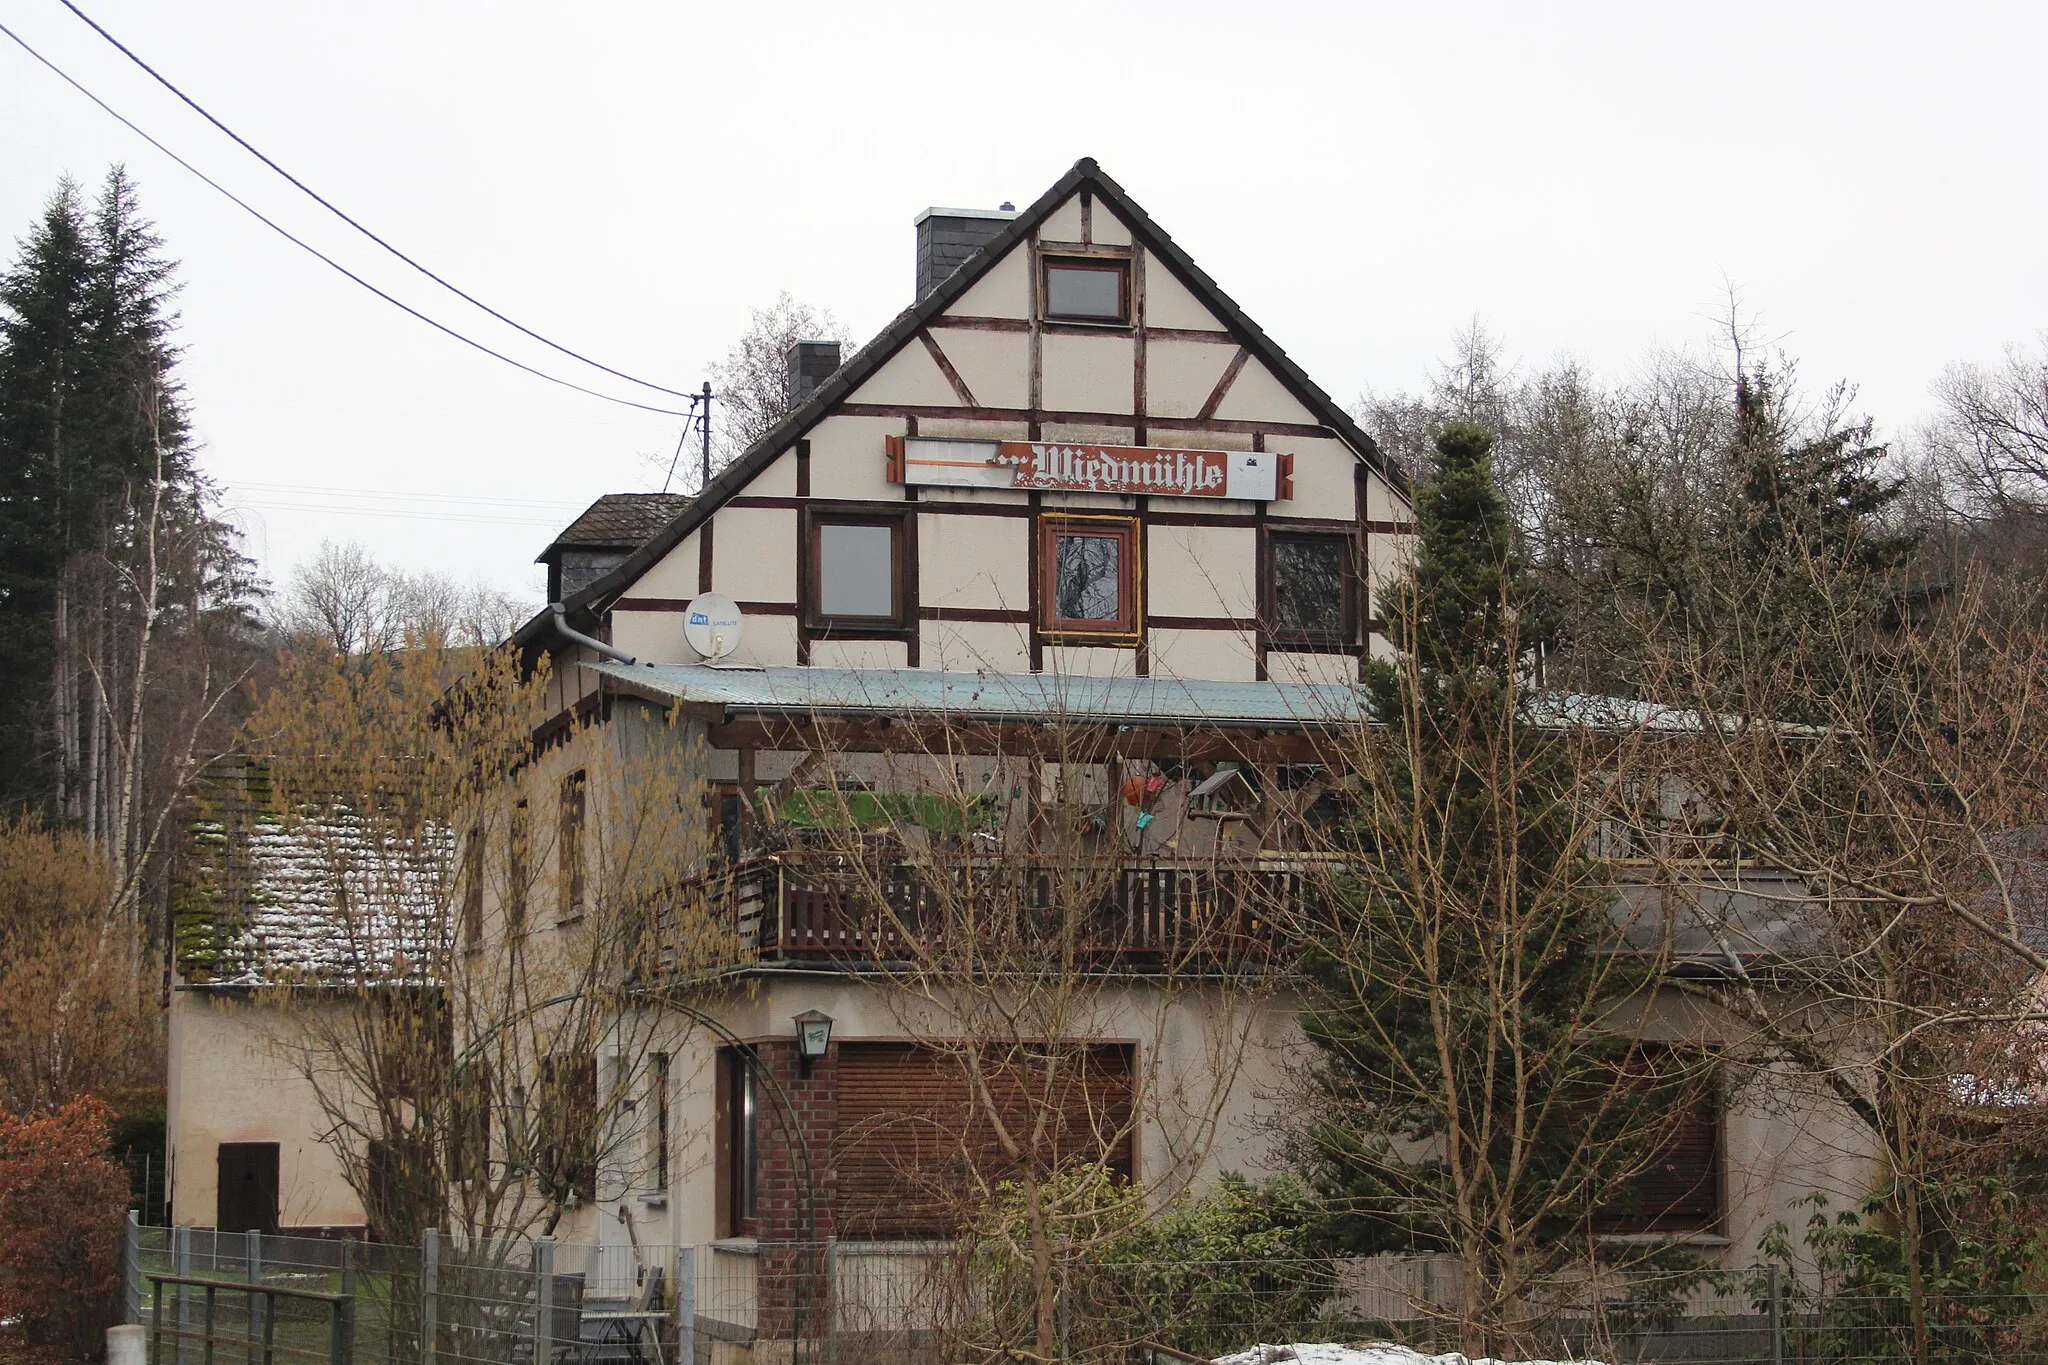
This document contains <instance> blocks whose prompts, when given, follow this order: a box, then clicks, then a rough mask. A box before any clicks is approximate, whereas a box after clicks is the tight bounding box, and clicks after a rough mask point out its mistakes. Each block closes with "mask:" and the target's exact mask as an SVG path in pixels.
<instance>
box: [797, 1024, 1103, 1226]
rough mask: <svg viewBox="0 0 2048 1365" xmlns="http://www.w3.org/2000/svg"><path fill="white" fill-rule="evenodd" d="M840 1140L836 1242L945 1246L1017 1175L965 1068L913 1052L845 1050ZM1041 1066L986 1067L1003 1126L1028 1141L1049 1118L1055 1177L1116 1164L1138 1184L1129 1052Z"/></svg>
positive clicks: (884, 1047)
mask: <svg viewBox="0 0 2048 1365" xmlns="http://www.w3.org/2000/svg"><path fill="white" fill-rule="evenodd" d="M837 1051H838V1062H837V1066H838V1100H839V1133H838V1139H837V1141H836V1142H835V1143H834V1144H833V1151H832V1164H833V1170H834V1173H835V1178H836V1189H837V1192H838V1193H837V1197H838V1225H839V1235H840V1236H842V1237H848V1238H855V1239H870V1240H878V1241H879V1240H892V1239H902V1238H914V1237H944V1236H949V1235H951V1234H952V1233H953V1232H954V1231H955V1230H957V1228H958V1226H959V1223H960V1220H961V1215H962V1213H963V1212H965V1211H966V1210H967V1207H968V1204H969V1201H970V1200H971V1192H972V1191H973V1190H975V1189H976V1188H978V1187H981V1186H982V1185H984V1184H985V1183H993V1182H995V1181H999V1180H1003V1179H1005V1178H1007V1177H1009V1176H1011V1175H1012V1174H1014V1171H1015V1169H1016V1167H1015V1163H1013V1162H1011V1161H1010V1160H1009V1159H1008V1158H1007V1157H1006V1156H1005V1154H1004V1151H1003V1147H1002V1144H1001V1142H1000V1141H999V1139H998V1137H997V1134H996V1130H995V1126H994V1124H993V1123H992V1122H991V1121H990V1118H989V1114H988V1110H987V1107H986V1106H983V1105H979V1104H976V1103H974V1102H973V1101H972V1100H971V1098H970V1090H969V1086H968V1083H967V1079H966V1072H965V1069H964V1067H963V1065H962V1062H961V1059H960V1058H959V1057H957V1056H954V1055H949V1054H948V1053H946V1052H944V1051H941V1050H937V1049H932V1048H926V1047H921V1046H919V1045H917V1044H915V1043H841V1044H840V1045H839V1047H838V1049H837ZM1058 1061H1059V1066H1058V1067H1057V1069H1055V1070H1054V1071H1053V1073H1052V1076H1053V1079H1052V1080H1050V1081H1048V1079H1047V1071H1046V1069H1045V1063H1044V1062H1043V1061H1042V1060H1036V1061H1031V1060H1026V1061H1021V1062H1008V1063H1006V1062H1005V1060H1004V1059H1003V1058H1001V1057H999V1056H996V1055H994V1054H993V1053H991V1054H990V1055H989V1057H988V1060H987V1062H986V1063H985V1065H986V1067H987V1074H988V1075H989V1077H990V1089H991V1091H992V1092H993V1093H994V1095H995V1098H996V1104H997V1109H998V1112H999V1113H1000V1115H1001V1116H1002V1118H1003V1121H1004V1124H1005V1126H1006V1127H1008V1128H1009V1129H1010V1130H1011V1131H1012V1132H1013V1133H1018V1134H1025V1133H1029V1132H1030V1131H1031V1130H1032V1128H1033V1120H1034V1119H1037V1118H1046V1119H1049V1120H1050V1122H1049V1123H1046V1124H1044V1125H1042V1127H1043V1128H1044V1136H1043V1140H1042V1141H1041V1142H1040V1143H1039V1144H1038V1158H1039V1161H1040V1163H1041V1165H1042V1166H1043V1167H1044V1168H1046V1169H1063V1168H1071V1167H1074V1166H1079V1165H1086V1164H1092V1163H1095V1162H1107V1164H1108V1165H1109V1167H1110V1169H1111V1170H1114V1171H1116V1172H1117V1173H1118V1174H1119V1175H1123V1176H1125V1177H1133V1176H1135V1174H1136V1172H1135V1171H1134V1170H1133V1162H1132V1153H1133V1143H1132V1140H1131V1132H1130V1129H1131V1049H1130V1048H1129V1047H1128V1046H1122V1045H1114V1044H1105V1045H1101V1046H1097V1047H1093V1048H1090V1049H1088V1050H1087V1052H1086V1053H1085V1054H1082V1055H1079V1056H1076V1055H1074V1054H1065V1055H1062V1056H1061V1057H1060V1058H1059V1059H1058Z"/></svg>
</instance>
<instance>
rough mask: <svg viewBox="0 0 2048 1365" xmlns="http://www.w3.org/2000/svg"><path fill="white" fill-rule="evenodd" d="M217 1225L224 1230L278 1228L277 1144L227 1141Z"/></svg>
mask: <svg viewBox="0 0 2048 1365" xmlns="http://www.w3.org/2000/svg"><path fill="white" fill-rule="evenodd" d="M213 1225H214V1227H216V1228H218V1229H219V1230H220V1231H222V1232H249V1231H251V1230H252V1229H253V1230H254V1231H257V1232H276V1231H277V1144H276V1143H274V1142H223V1143H222V1144H221V1145H220V1193H219V1199H218V1203H217V1205H216V1208H215V1211H214V1219H213Z"/></svg>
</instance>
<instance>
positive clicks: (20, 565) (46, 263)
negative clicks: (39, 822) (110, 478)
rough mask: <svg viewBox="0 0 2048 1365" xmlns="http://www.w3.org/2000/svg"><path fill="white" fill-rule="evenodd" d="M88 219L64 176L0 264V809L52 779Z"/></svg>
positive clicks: (76, 449)
mask: <svg viewBox="0 0 2048 1365" xmlns="http://www.w3.org/2000/svg"><path fill="white" fill-rule="evenodd" d="M93 254H94V253H93V247H92V241H91V226H90V223H89V221H88V218H87V214H86V209H85V207H84V205H83V204H82V203H81V202H80V197H79V192H78V186H77V185H76V184H74V183H73V182H71V181H70V180H65V181H63V182H62V183H61V184H59V186H58V187H57V191H56V193H55V194H53V195H51V196H50V200H49V203H48V204H47V205H46V206H45V208H44V210H43V216H42V218H41V219H40V220H38V221H37V223H36V224H35V226H34V227H33V228H31V229H30V231H29V234H28V237H27V239H26V240H25V241H23V243H22V245H21V251H20V256H19V259H18V260H17V261H16V263H15V265H14V267H13V268H12V269H10V270H8V271H6V272H5V273H4V274H0V657H5V658H6V659H7V661H8V666H7V667H6V668H5V669H0V745H4V746H5V751H6V752H7V753H8V754H9V755H11V756H12V757H11V759H10V761H9V763H8V764H7V765H6V769H5V772H4V774H0V809H4V808H6V807H12V806H18V805H20V804H22V803H23V802H25V801H28V800H30V799H32V798H34V797H38V796H41V795H43V794H45V793H47V792H48V791H49V790H50V789H51V786H52V782H53V772H52V761H53V758H54V747H53V746H54V737H53V734H52V721H51V705H50V703H51V696H50V689H51V678H52V670H53V669H54V667H55V659H56V646H55V624H56V610H57V595H58V584H59V580H60V578H61V576H62V574H63V570H64V565H65V561H66V558H67V554H68V544H67V542H68V537H67V525H68V523H69V522H70V520H71V516H70V509H69V506H68V500H67V497H66V494H67V492H68V488H69V482H70V471H71V470H72V469H73V468H74V467H75V466H77V465H78V464H80V463H82V462H84V461H85V459H86V456H85V454H84V451H85V450H86V448H87V446H88V440H87V439H86V438H85V437H84V436H82V435H81V434H80V433H81V430H82V429H89V428H90V426H91V425H92V421H91V418H90V415H89V414H88V413H87V412H86V411H85V408H86V400H85V397H84V395H85V393H86V391H87V388H88V380H87V377H86V376H87V375H88V374H89V372H90V369H91V365H92V351H93V348H92V345H91V344H90V340H89V338H88V334H87V324H86V310H87V303H86V299H87V294H88V293H89V291H90V288H91V280H92V273H93Z"/></svg>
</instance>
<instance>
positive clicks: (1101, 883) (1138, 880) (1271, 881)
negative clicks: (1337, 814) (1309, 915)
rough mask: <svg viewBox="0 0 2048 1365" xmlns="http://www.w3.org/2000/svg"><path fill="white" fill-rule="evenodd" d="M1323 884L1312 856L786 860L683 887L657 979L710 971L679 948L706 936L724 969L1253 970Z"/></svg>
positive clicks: (665, 917)
mask: <svg viewBox="0 0 2048 1365" xmlns="http://www.w3.org/2000/svg"><path fill="white" fill-rule="evenodd" d="M1329 870H1330V869H1329V867H1328V866H1327V865H1326V864H1323V863H1322V862H1321V861H1320V860H1318V859H1316V858H1314V857H1311V856H1308V855H1286V856H1281V857H1261V858H1244V859H1240V860H1237V861H1235V862H1225V863H1210V862H1208V861H1199V862H1194V861H1183V860H1161V859H1145V860H1131V859H1126V860H1116V861H1107V860H1103V861H1098V860H1088V859H1074V860H1066V861H1059V862H1045V863H1031V862H1028V861H1023V860H1018V859H1014V858H1008V857H1003V858H988V859H983V858H979V857H964V856H963V857H960V858H956V859H951V860H947V861H944V862H920V861H915V860H911V859H907V858H902V857H895V858H889V859H877V860H876V861H875V862H873V863H864V864H859V865H856V864H855V863H853V862H851V861H849V860H848V859H846V858H845V857H843V856H838V855H829V854H820V853H808V852H799V853H785V854H779V855H776V856H773V857H762V858H755V859H749V860H747V861H744V862H741V863H737V864H734V865H732V866H730V867H726V868H723V869H720V870H718V871H715V872H713V873H711V874H709V875H707V876H705V877H702V878H700V879H698V880H697V881H694V882H691V883H688V884H687V885H685V886H684V887H682V888H680V890H679V891H678V893H677V894H676V896H675V897H674V898H673V899H672V900H671V901H670V902H669V903H668V904H667V905H665V906H663V907H662V908H661V911H660V912H659V914H658V915H657V919H656V928H655V932H656V935H657V939H656V942H657V949H656V959H657V969H658V970H659V971H661V972H662V973H664V974H668V973H673V972H677V971H680V970H687V969H688V968H687V967H686V966H685V964H686V963H693V962H694V963H695V965H702V962H703V955H702V954H696V955H692V954H690V953H689V952H687V951H686V950H685V949H684V948H683V946H682V945H683V944H684V943H685V941H686V938H685V936H686V935H688V934H690V933H691V931H692V930H693V929H697V928H699V927H702V926H709V927H710V928H711V929H712V931H713V937H714V938H716V939H717V940H719V941H720V944H721V948H720V951H721V953H722V954H723V955H725V956H728V957H729V958H730V959H731V962H730V964H728V965H738V964H758V965H798V966H810V967H816V968H820V969H832V968H837V969H840V970H846V971H858V970H861V969H862V968H863V967H871V968H879V969H883V970H887V969H888V968H889V967H890V966H891V965H892V964H917V963H921V962H922V963H935V962H937V961H939V960H941V959H944V960H946V961H948V962H950V963H958V962H961V961H964V960H965V959H967V958H968V957H970V956H972V957H977V958H983V959H985V960H989V961H996V960H1007V961H1009V962H1011V963H1012V964H1013V965H1015V966H1017V967H1020V968H1024V969H1027V970H1038V969H1041V968H1043V967H1044V966H1048V965H1051V964H1052V963H1053V962H1055V961H1060V962H1064V961H1071V962H1073V963H1074V964H1076V965H1079V966H1082V967H1085V968H1086V969H1088V970H1094V971H1127V972H1141V973H1143V972H1170V971H1180V970H1197V971H1200V970H1222V969H1224V968H1241V967H1244V966H1247V965H1249V966H1256V965H1258V964H1260V963H1263V962H1269V961H1273V960H1275V959H1276V958H1278V957H1279V956H1280V955H1281V953H1282V944H1283V943H1284V940H1285V935H1284V934H1283V932H1282V926H1283V925H1284V924H1286V923H1288V922H1289V921H1290V920H1292V919H1293V918H1294V917H1295V916H1297V915H1299V914H1300V913H1301V912H1302V911H1304V910H1305V909H1308V908H1310V907H1311V906H1312V905H1313V903H1314V902H1315V900H1316V899H1317V898H1319V896H1320V894H1321V891H1320V888H1321V887H1322V886H1323V885H1324V884H1325V878H1326V876H1327V874H1328V872H1329Z"/></svg>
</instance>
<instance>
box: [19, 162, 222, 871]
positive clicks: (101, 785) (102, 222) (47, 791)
mask: <svg viewBox="0 0 2048 1365" xmlns="http://www.w3.org/2000/svg"><path fill="white" fill-rule="evenodd" d="M174 272H175V266H174V265H173V263H172V262H170V261H169V260H167V259H166V258H165V256H164V253H163V244H162V242H161V240H160V239H159V238H158V237H157V235H156V233H155V231H154V230H153V228H152V226H151V225H150V223H149V222H148V221H147V220H146V219H145V218H144V217H143V216H142V212H141V209H140V206H139V204H138V201H137V197H136V190H135V185H134V182H133V181H132V180H131V179H130V178H129V177H128V175H127V173H126V171H124V170H123V169H122V168H121V167H119V166H116V167H114V168H113V169H111V170H110V171H109V172H108V174H107V177H106V180H105V182H104V183H103V185H102V187H101V191H100V194H99V196H98V198H97V200H96V201H95V202H94V203H93V204H91V205H90V206H88V205H87V204H85V203H84V202H83V201H82V198H81V195H80V193H79V191H78V188H77V186H76V185H74V184H72V183H71V182H69V181H66V182H64V183H63V184H61V185H60V186H59V188H58V190H57V192H56V194H55V195H53V196H52V197H51V200H50V202H49V204H48V206H47V207H46V208H45V210H44V214H43V217H42V219H41V220H40V221H39V222H38V223H37V225H36V226H35V228H34V229H33V230H32V231H31V232H30V234H29V236H28V238H27V239H26V240H25V241H24V242H23V244H22V248H21V252H20V255H19V257H18V259H17V261H16V263H15V265H14V266H13V267H12V268H11V269H9V270H7V271H6V272H5V274H4V275H0V646H4V647H6V648H7V649H8V651H9V654H8V657H9V659H10V664H11V665H13V666H11V667H10V668H9V670H8V671H7V679H6V683H5V684H4V690H0V734H4V736H5V739H6V741H7V742H8V744H9V746H10V752H11V753H12V754H13V755H14V756H15V759H14V761H13V762H11V763H10V764H9V765H8V767H7V770H6V772H5V774H4V775H0V808H16V809H19V808H24V807H25V808H31V809H38V810H40V811H42V812H43V813H44V814H46V815H50V816H53V817H56V818H59V819H64V820H67V821H69V822H73V823H77V824H80V825H83V826H84V827H85V828H86V829H87V830H88V831H89V832H93V831H95V829H96V825H97V824H106V825H111V824H114V823H121V822H125V821H127V819H128V818H129V812H128V811H127V810H126V809H123V808H122V806H123V802H122V800H120V799H116V798H115V797H114V796H113V795H112V793H114V792H115V791H116V790H117V789H118V788H119V787H120V786H121V784H122V783H123V782H125V783H126V784H127V785H128V786H130V787H132V786H133V785H134V782H135V780H136V779H135V776H134V774H133V773H132V772H126V771H123V772H116V771H115V769H113V768H110V767H109V766H108V765H109V764H113V763H117V762H120V763H125V764H126V765H127V766H128V767H129V768H132V767H133V765H134V761H135V760H134V759H133V758H132V756H131V757H130V758H127V759H121V758H119V757H118V756H117V755H116V753H115V751H116V750H125V749H127V748H129V747H132V746H131V745H130V741H129V740H128V739H127V738H125V737H124V736H123V734H122V733H121V731H120V730H119V728H118V727H120V726H122V725H124V724H127V725H132V724H133V723H134V719H135V712H134V706H133V703H134V699H135V692H136V689H138V688H147V687H149V686H150V685H151V682H152V679H153V678H154V677H156V676H158V675H159V674H160V672H161V671H162V668H163V667H165V666H168V661H164V660H162V656H161V655H159V663H157V664H152V665H151V666H150V674H151V676H150V677H141V678H138V677H135V676H132V675H133V674H134V672H135V668H136V666H137V663H136V661H137V660H138V659H140V658H143V657H146V656H147V652H146V651H144V652H142V653H138V652H136V651H134V650H131V649H130V648H129V647H128V642H129V640H130V639H131V637H133V635H134V632H135V631H136V630H137V629H138V628H139V625H140V619H141V618H140V617H139V616H138V613H153V612H156V611H159V610H160V609H161V607H162V605H163V604H164V603H165V602H166V601H170V600H188V601H195V604H196V601H197V600H203V598H204V597H205V595H206V585H205V584H202V583H198V582H194V581H182V582H181V581H178V580H179V579H180V578H181V577H182V578H183V579H184V580H193V579H196V578H203V577H211V576H215V575H216V573H217V570H218V568H219V566H220V565H222V564H225V563H234V564H236V565H237V567H239V565H238V556H234V555H233V553H232V546H231V545H230V544H229V543H228V540H227V532H226V528H224V527H221V526H219V525H217V524H214V523H212V522H211V521H210V519H209V518H208V516H207V515H206V512H205V508H204V506H203V493H204V488H203V486H202V484H201V481H200V479H199V477H198V473H197V471H196V469H195V467H194V463H193V458H192V442H191V436H190V431H189V424H188V422H187V418H186V414H185V409H184V401H183V394H182V391H181V386H180V385H179V382H178V380H177V377H176V365H177V361H178V354H179V352H178V349H177V347H176V346H175V345H174V343H173V341H172V333H173V331H174V329H175V327H176V325H177V315H176V313H175V312H174V311H173V310H172V306H171V305H172V300H173V298H174V296H175V294H176V285H175V284H174V282H173V275H174ZM151 543H153V544H154V546H155V549H156V561H155V562H156V567H157V574H158V577H157V580H156V584H155V587H156V591H157V597H158V600H157V602H156V603H155V604H154V605H151V604H149V603H145V602H143V601H142V600H140V599H139V598H138V597H137V596H136V591H137V589H136V584H137V583H138V581H139V580H138V578H137V575H136V573H135V572H134V570H135V569H136V568H137V566H138V564H139V562H140V561H141V559H142V557H143V556H144V555H145V553H146V549H147V546H148V545H149V544H151ZM174 551H175V553H174ZM223 554H226V555H227V559H226V560H223V559H222V558H221V556H222V555H223ZM108 707H113V708H116V709H117V711H118V712H119V714H118V715H111V714H109V713H108V712H107V708H108ZM136 742H139V737H138V739H137V741H136ZM110 802H111V804H110ZM97 837H98V838H99V841H100V842H101V843H102V844H103V845H105V846H107V847H109V848H110V850H111V851H113V852H114V854H115V855H116V861H117V863H118V862H120V860H121V859H120V856H119V855H120V853H121V852H122V849H121V846H120V841H121V840H122V839H123V837H124V836H123V834H122V833H120V832H117V831H114V830H112V829H103V830H98V831H97ZM129 842H132V839H131V840H129Z"/></svg>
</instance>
